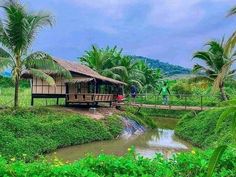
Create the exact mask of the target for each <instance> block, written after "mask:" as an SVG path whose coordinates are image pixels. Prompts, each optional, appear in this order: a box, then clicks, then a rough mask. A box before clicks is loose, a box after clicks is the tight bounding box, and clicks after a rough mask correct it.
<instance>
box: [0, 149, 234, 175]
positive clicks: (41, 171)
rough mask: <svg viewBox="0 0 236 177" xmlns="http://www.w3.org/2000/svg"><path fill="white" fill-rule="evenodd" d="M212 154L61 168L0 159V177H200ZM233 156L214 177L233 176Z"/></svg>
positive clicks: (107, 158)
mask: <svg viewBox="0 0 236 177" xmlns="http://www.w3.org/2000/svg"><path fill="white" fill-rule="evenodd" d="M211 154H212V151H205V152H195V151H192V152H191V153H181V154H178V155H177V156H176V157H174V158H173V159H169V160H166V159H165V158H163V157H162V156H161V155H157V156H156V158H154V159H146V158H143V157H139V156H136V155H135V154H134V153H133V150H131V151H130V152H129V153H128V154H127V155H125V156H122V157H116V156H111V155H103V154H101V155H99V156H98V157H92V156H88V157H86V158H84V159H82V160H80V161H77V162H75V163H72V164H63V163H62V162H60V161H59V160H58V159H55V160H54V162H51V163H49V162H46V161H35V162H33V163H24V162H21V161H14V159H12V162H10V163H7V161H5V160H4V159H3V158H0V176H4V175H5V176H25V177H31V176H45V177H47V176H48V177H49V176H65V177H66V176H68V177H69V176H70V177H71V176H94V177H96V176H134V177H136V176H137V177H138V176H146V177H152V176H158V177H180V176H188V177H196V176H198V177H203V176H206V172H207V166H208V161H209V158H210V156H211ZM235 162H236V153H235V152H233V151H232V150H229V149H228V150H227V151H226V153H225V154H224V155H223V157H222V159H221V161H220V163H219V164H218V165H217V167H216V170H215V172H214V175H213V176H214V177H234V176H235V174H236V164H235Z"/></svg>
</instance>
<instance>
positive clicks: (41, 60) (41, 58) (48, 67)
mask: <svg viewBox="0 0 236 177" xmlns="http://www.w3.org/2000/svg"><path fill="white" fill-rule="evenodd" d="M24 65H25V66H26V69H28V70H30V69H31V68H34V69H40V70H44V71H47V72H49V73H53V74H58V75H60V76H63V77H64V78H66V79H70V78H71V77H72V76H71V74H70V72H69V71H67V70H66V69H65V68H63V67H62V66H61V65H59V64H58V63H56V62H55V61H54V60H53V58H52V57H51V56H50V55H48V54H46V53H44V52H35V53H32V54H30V55H29V56H28V57H27V58H26V59H24Z"/></svg>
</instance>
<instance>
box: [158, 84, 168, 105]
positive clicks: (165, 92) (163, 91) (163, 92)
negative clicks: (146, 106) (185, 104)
mask: <svg viewBox="0 0 236 177" xmlns="http://www.w3.org/2000/svg"><path fill="white" fill-rule="evenodd" d="M160 94H161V95H162V98H163V101H162V104H163V105H168V94H169V95H170V90H169V88H168V86H167V83H166V82H164V86H163V87H162V88H161V90H160V92H159V95H160Z"/></svg>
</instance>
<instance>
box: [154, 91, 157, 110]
mask: <svg viewBox="0 0 236 177" xmlns="http://www.w3.org/2000/svg"><path fill="white" fill-rule="evenodd" d="M154 98H155V103H154V104H155V108H156V107H157V96H156V94H155V93H154Z"/></svg>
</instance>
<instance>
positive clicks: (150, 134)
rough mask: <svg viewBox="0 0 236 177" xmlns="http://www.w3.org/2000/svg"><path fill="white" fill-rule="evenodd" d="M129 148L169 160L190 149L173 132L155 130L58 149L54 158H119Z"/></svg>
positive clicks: (67, 159) (65, 159)
mask: <svg viewBox="0 0 236 177" xmlns="http://www.w3.org/2000/svg"><path fill="white" fill-rule="evenodd" d="M131 146H135V148H136V152H137V153H139V154H140V155H142V156H144V157H147V158H153V157H154V156H155V154H156V153H162V154H163V155H164V156H165V157H167V158H169V157H171V155H172V154H173V153H176V152H180V151H186V150H188V148H189V147H190V146H189V145H188V144H187V143H186V142H183V141H181V140H180V139H178V138H177V137H175V136H174V131H173V130H169V129H157V130H153V131H147V132H146V133H144V134H142V135H135V136H131V137H129V138H127V137H126V138H120V139H117V140H111V141H101V142H94V143H88V144H84V145H78V146H72V147H68V148H63V149H59V150H57V151H56V156H57V157H58V158H59V159H62V160H64V161H74V160H78V159H80V158H83V157H85V155H86V154H88V153H91V154H93V155H98V154H100V153H105V154H114V155H118V156H121V155H124V154H125V153H127V149H128V148H130V147H131ZM53 157H54V155H53V154H49V155H48V158H49V159H51V158H53Z"/></svg>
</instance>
